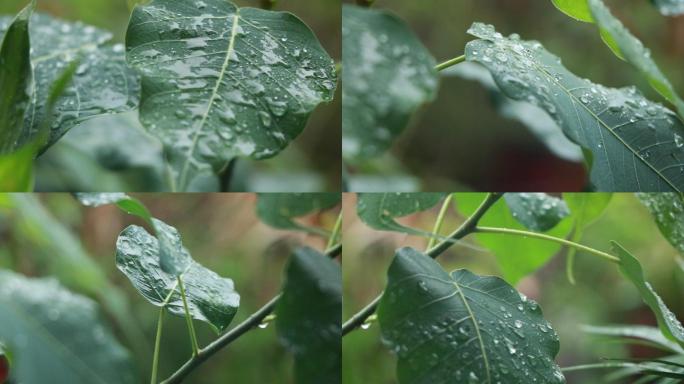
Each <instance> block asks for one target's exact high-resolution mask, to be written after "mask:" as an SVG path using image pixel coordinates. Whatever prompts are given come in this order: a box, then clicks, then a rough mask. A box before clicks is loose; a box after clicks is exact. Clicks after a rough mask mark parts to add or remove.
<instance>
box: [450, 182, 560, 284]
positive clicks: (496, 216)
mask: <svg viewBox="0 0 684 384" xmlns="http://www.w3.org/2000/svg"><path fill="white" fill-rule="evenodd" d="M484 197H485V194H482V193H459V194H457V195H456V199H455V200H456V208H457V210H458V211H459V212H460V213H461V214H462V215H463V216H466V217H467V216H470V215H472V214H473V212H475V210H476V209H477V207H478V206H479V205H480V203H481V202H482V200H483V199H484ZM479 225H481V226H488V227H499V228H510V229H518V230H524V229H525V227H524V226H523V225H522V224H520V223H519V222H518V220H516V218H515V217H513V214H512V213H511V210H510V209H509V207H508V205H507V204H506V201H505V200H500V201H497V202H496V203H495V204H494V205H493V206H492V207H491V208H489V210H488V211H487V213H486V214H485V215H484V216H483V217H482V219H480V221H479ZM571 230H572V220H571V218H569V217H566V218H565V219H563V220H561V222H560V223H558V224H557V225H556V226H555V227H554V228H553V229H551V230H549V231H548V232H546V233H547V234H548V235H550V236H555V237H560V238H565V237H566V236H568V234H569V233H570V231H571ZM475 238H476V239H477V242H478V243H479V244H481V245H483V246H485V247H486V248H487V249H489V250H490V251H491V252H492V253H493V254H494V256H495V257H496V260H497V262H498V264H499V268H500V269H501V273H502V274H503V276H504V278H505V279H506V281H508V282H509V283H510V284H516V283H517V282H518V281H520V279H522V278H523V277H525V276H527V275H528V274H530V273H532V272H534V271H536V270H537V269H538V268H540V267H541V266H543V265H544V264H546V262H547V261H548V260H549V259H550V258H551V257H552V256H553V255H555V254H557V253H558V252H559V251H560V250H561V248H562V246H561V245H560V244H557V243H554V242H550V241H544V240H538V239H528V238H524V237H520V236H507V235H501V234H488V233H478V234H476V235H475Z"/></svg>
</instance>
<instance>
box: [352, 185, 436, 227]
mask: <svg viewBox="0 0 684 384" xmlns="http://www.w3.org/2000/svg"><path fill="white" fill-rule="evenodd" d="M446 195H447V194H446V193H400V192H393V193H359V194H358V202H357V203H356V211H357V214H358V215H359V218H360V219H361V221H363V222H364V223H366V224H367V225H368V226H370V227H371V228H375V229H379V230H381V231H395V232H403V233H408V234H411V235H419V236H432V234H430V232H429V231H422V230H419V229H414V228H409V227H406V226H403V225H401V224H399V223H397V222H396V221H395V220H394V219H396V218H397V217H403V216H408V215H410V214H413V213H416V212H421V211H425V210H428V209H430V208H432V207H434V206H435V205H436V204H437V203H439V202H440V200H442V199H443V198H444V197H445V196H446Z"/></svg>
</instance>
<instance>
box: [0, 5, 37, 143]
mask: <svg viewBox="0 0 684 384" xmlns="http://www.w3.org/2000/svg"><path fill="white" fill-rule="evenodd" d="M35 6H36V2H35V0H32V1H31V3H30V4H29V5H27V6H26V8H24V9H23V10H22V11H21V12H19V14H18V15H17V17H15V18H14V20H12V21H11V23H10V22H9V20H7V19H5V20H4V21H3V20H0V36H2V35H3V33H4V32H5V30H6V31H7V32H6V33H4V36H2V37H1V38H0V41H1V42H2V44H1V45H0V155H5V154H8V153H11V152H13V151H14V150H15V149H17V148H18V147H20V146H19V145H18V141H19V138H20V137H21V133H22V122H23V120H24V114H25V113H26V111H27V109H28V104H29V102H30V96H29V95H30V94H29V92H30V89H31V86H32V78H33V77H32V76H33V73H32V71H31V58H30V51H31V41H30V38H29V19H30V17H31V14H32V13H33V9H34V8H35Z"/></svg>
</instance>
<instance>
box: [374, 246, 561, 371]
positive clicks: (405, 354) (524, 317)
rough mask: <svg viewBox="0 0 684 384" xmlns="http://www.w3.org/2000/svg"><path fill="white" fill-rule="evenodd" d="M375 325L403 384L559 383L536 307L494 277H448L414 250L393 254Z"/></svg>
mask: <svg viewBox="0 0 684 384" xmlns="http://www.w3.org/2000/svg"><path fill="white" fill-rule="evenodd" d="M378 320H379V322H380V326H381V328H382V337H383V341H384V342H385V343H386V344H387V345H388V346H389V347H390V348H391V349H392V350H393V351H394V352H395V353H396V354H397V355H398V357H399V362H398V364H397V375H398V378H399V382H400V383H402V384H407V383H488V384H494V383H497V382H502V383H504V382H505V383H510V384H517V383H520V384H523V383H524V384H528V383H531V382H536V383H564V382H565V378H564V377H563V375H562V374H561V372H560V369H559V367H558V365H556V363H555V362H554V358H555V356H556V354H557V353H558V350H559V347H560V345H559V342H558V336H557V335H556V333H555V331H554V330H553V328H552V327H551V324H549V322H548V321H546V320H545V319H544V317H543V316H542V312H541V309H540V308H539V305H538V304H537V303H535V302H534V301H532V300H530V299H527V298H526V297H525V296H523V295H522V294H520V293H518V292H517V291H516V290H515V289H514V288H513V287H512V286H510V285H509V284H507V283H506V282H505V281H503V280H502V279H500V278H498V277H493V276H478V275H475V274H473V273H471V272H470V271H467V270H465V269H460V270H456V271H453V272H452V273H451V274H449V273H447V272H446V271H444V270H443V269H442V267H441V266H440V265H439V264H438V263H437V262H436V261H434V260H432V259H431V258H430V257H428V256H427V255H425V254H422V253H420V252H418V251H416V250H414V249H412V248H402V249H400V250H398V251H397V254H396V256H395V258H394V261H393V262H392V265H391V266H390V268H389V271H388V273H387V287H386V289H385V293H384V294H383V297H382V300H381V301H380V306H379V308H378Z"/></svg>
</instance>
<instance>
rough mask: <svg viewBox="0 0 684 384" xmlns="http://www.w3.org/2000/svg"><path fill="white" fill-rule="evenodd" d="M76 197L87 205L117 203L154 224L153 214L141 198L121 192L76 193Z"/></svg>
mask: <svg viewBox="0 0 684 384" xmlns="http://www.w3.org/2000/svg"><path fill="white" fill-rule="evenodd" d="M76 198H77V199H78V201H80V202H81V204H83V205H85V206H86V207H99V206H102V205H108V204H115V205H116V206H117V207H119V209H121V210H122V211H124V212H126V213H128V214H130V215H135V216H138V217H140V218H142V219H144V220H145V221H146V222H148V223H150V224H152V215H151V214H150V212H149V211H148V210H147V207H145V205H144V204H143V203H141V202H140V201H139V200H137V199H134V198H132V197H130V196H128V195H127V194H125V193H121V192H110V193H76Z"/></svg>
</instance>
